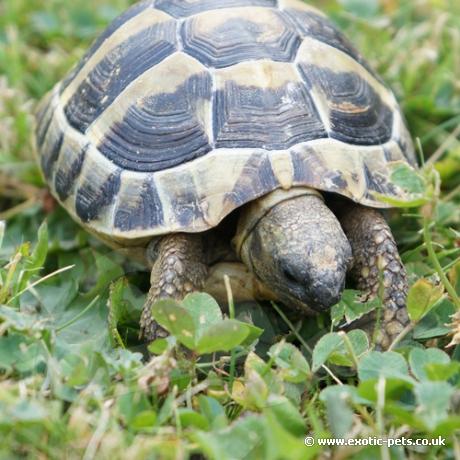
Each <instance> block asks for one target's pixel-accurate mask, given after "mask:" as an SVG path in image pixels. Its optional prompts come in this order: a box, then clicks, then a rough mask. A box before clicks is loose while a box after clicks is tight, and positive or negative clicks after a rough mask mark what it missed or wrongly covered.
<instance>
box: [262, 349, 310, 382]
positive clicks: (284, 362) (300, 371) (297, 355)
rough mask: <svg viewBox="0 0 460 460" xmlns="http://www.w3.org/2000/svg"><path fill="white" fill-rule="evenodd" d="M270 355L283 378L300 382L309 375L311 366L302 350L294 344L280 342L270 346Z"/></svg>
mask: <svg viewBox="0 0 460 460" xmlns="http://www.w3.org/2000/svg"><path fill="white" fill-rule="evenodd" d="M268 355H269V356H270V357H271V358H272V359H273V360H274V362H275V364H276V366H277V367H278V368H279V370H280V376H281V378H282V379H283V380H285V381H287V382H293V383H300V382H303V381H305V380H306V379H307V378H308V377H309V375H310V366H309V365H308V362H307V360H306V359H305V357H304V356H303V355H302V353H301V352H300V350H299V349H298V348H297V347H295V346H294V345H292V344H290V343H286V342H279V343H277V344H275V345H273V346H272V347H271V348H270V350H269V352H268Z"/></svg>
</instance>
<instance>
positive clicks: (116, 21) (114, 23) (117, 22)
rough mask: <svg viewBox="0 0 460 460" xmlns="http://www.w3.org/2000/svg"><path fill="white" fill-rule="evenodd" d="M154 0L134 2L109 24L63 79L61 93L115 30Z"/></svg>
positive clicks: (148, 6)
mask: <svg viewBox="0 0 460 460" xmlns="http://www.w3.org/2000/svg"><path fill="white" fill-rule="evenodd" d="M152 5H153V0H146V1H141V2H139V3H136V4H134V5H133V6H131V8H128V9H127V10H126V11H125V12H123V13H121V14H120V15H119V16H117V17H116V18H115V19H114V20H113V21H112V22H111V23H110V24H109V26H108V27H107V28H106V29H105V30H104V31H103V32H102V33H101V35H99V36H98V37H97V38H96V40H94V42H93V44H92V45H91V47H90V48H89V50H88V51H87V52H86V53H85V55H84V56H83V58H82V59H81V60H80V61H79V62H78V63H77V65H76V66H75V67H74V68H73V69H72V70H71V72H70V73H69V75H68V76H67V77H66V78H65V79H64V80H63V82H62V85H61V93H62V92H63V91H64V90H65V89H66V88H67V86H68V85H69V83H70V82H71V81H72V80H73V79H74V78H75V76H76V75H77V73H78V72H80V70H81V69H82V68H83V66H84V65H85V64H86V63H87V61H88V59H89V58H90V57H91V56H92V55H93V54H94V53H95V52H96V50H97V49H98V48H99V47H100V46H101V45H102V43H104V41H106V40H107V39H108V38H109V37H110V36H111V35H112V34H113V33H114V32H116V31H117V30H118V29H119V28H120V27H121V26H122V25H123V24H125V23H126V22H128V21H129V20H130V19H132V18H133V17H135V16H137V15H138V14H139V13H141V12H142V11H144V10H145V9H147V8H150V7H152Z"/></svg>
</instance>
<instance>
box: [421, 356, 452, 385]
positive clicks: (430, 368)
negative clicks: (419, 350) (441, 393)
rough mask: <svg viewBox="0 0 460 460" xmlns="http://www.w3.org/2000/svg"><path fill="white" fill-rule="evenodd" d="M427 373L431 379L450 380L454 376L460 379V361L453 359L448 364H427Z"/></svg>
mask: <svg viewBox="0 0 460 460" xmlns="http://www.w3.org/2000/svg"><path fill="white" fill-rule="evenodd" d="M425 373H426V376H427V377H428V379H429V380H449V379H452V378H454V379H455V381H457V382H459V381H460V362H458V361H452V362H449V363H446V364H441V363H428V364H425Z"/></svg>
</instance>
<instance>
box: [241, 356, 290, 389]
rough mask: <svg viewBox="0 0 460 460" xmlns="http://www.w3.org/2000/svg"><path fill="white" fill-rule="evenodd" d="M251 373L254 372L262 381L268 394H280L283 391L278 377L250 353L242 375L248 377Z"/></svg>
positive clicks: (263, 362)
mask: <svg viewBox="0 0 460 460" xmlns="http://www.w3.org/2000/svg"><path fill="white" fill-rule="evenodd" d="M252 371H256V372H257V373H258V374H259V375H260V376H261V377H262V378H263V379H264V381H265V383H266V384H267V386H268V389H269V392H270V394H281V393H282V392H283V391H284V385H283V382H282V380H281V378H280V377H279V375H278V374H277V373H275V371H273V370H272V369H271V366H270V365H269V364H268V363H266V362H265V361H264V360H263V359H262V358H260V357H259V356H257V354H256V353H254V352H252V351H251V352H249V353H248V356H247V357H246V361H245V362H244V375H249V374H250V373H251V372H252Z"/></svg>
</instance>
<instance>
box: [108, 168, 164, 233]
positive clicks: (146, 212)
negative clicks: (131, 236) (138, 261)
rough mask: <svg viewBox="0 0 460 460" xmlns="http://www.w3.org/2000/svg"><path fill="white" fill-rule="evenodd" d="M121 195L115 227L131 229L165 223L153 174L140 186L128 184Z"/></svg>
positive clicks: (122, 229)
mask: <svg viewBox="0 0 460 460" xmlns="http://www.w3.org/2000/svg"><path fill="white" fill-rule="evenodd" d="M120 196H121V198H120V200H119V202H118V203H117V209H116V212H115V221H114V225H115V228H117V229H119V230H121V231H130V230H135V229H136V228H153V227H158V226H161V225H163V223H164V220H163V206H162V202H161V199H160V197H159V195H158V192H157V189H156V186H155V183H154V181H153V178H152V177H151V176H147V178H146V179H145V180H144V182H143V183H142V184H141V186H140V187H139V186H138V184H137V183H133V184H126V186H125V187H124V188H123V189H122V190H121V193H120Z"/></svg>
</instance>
